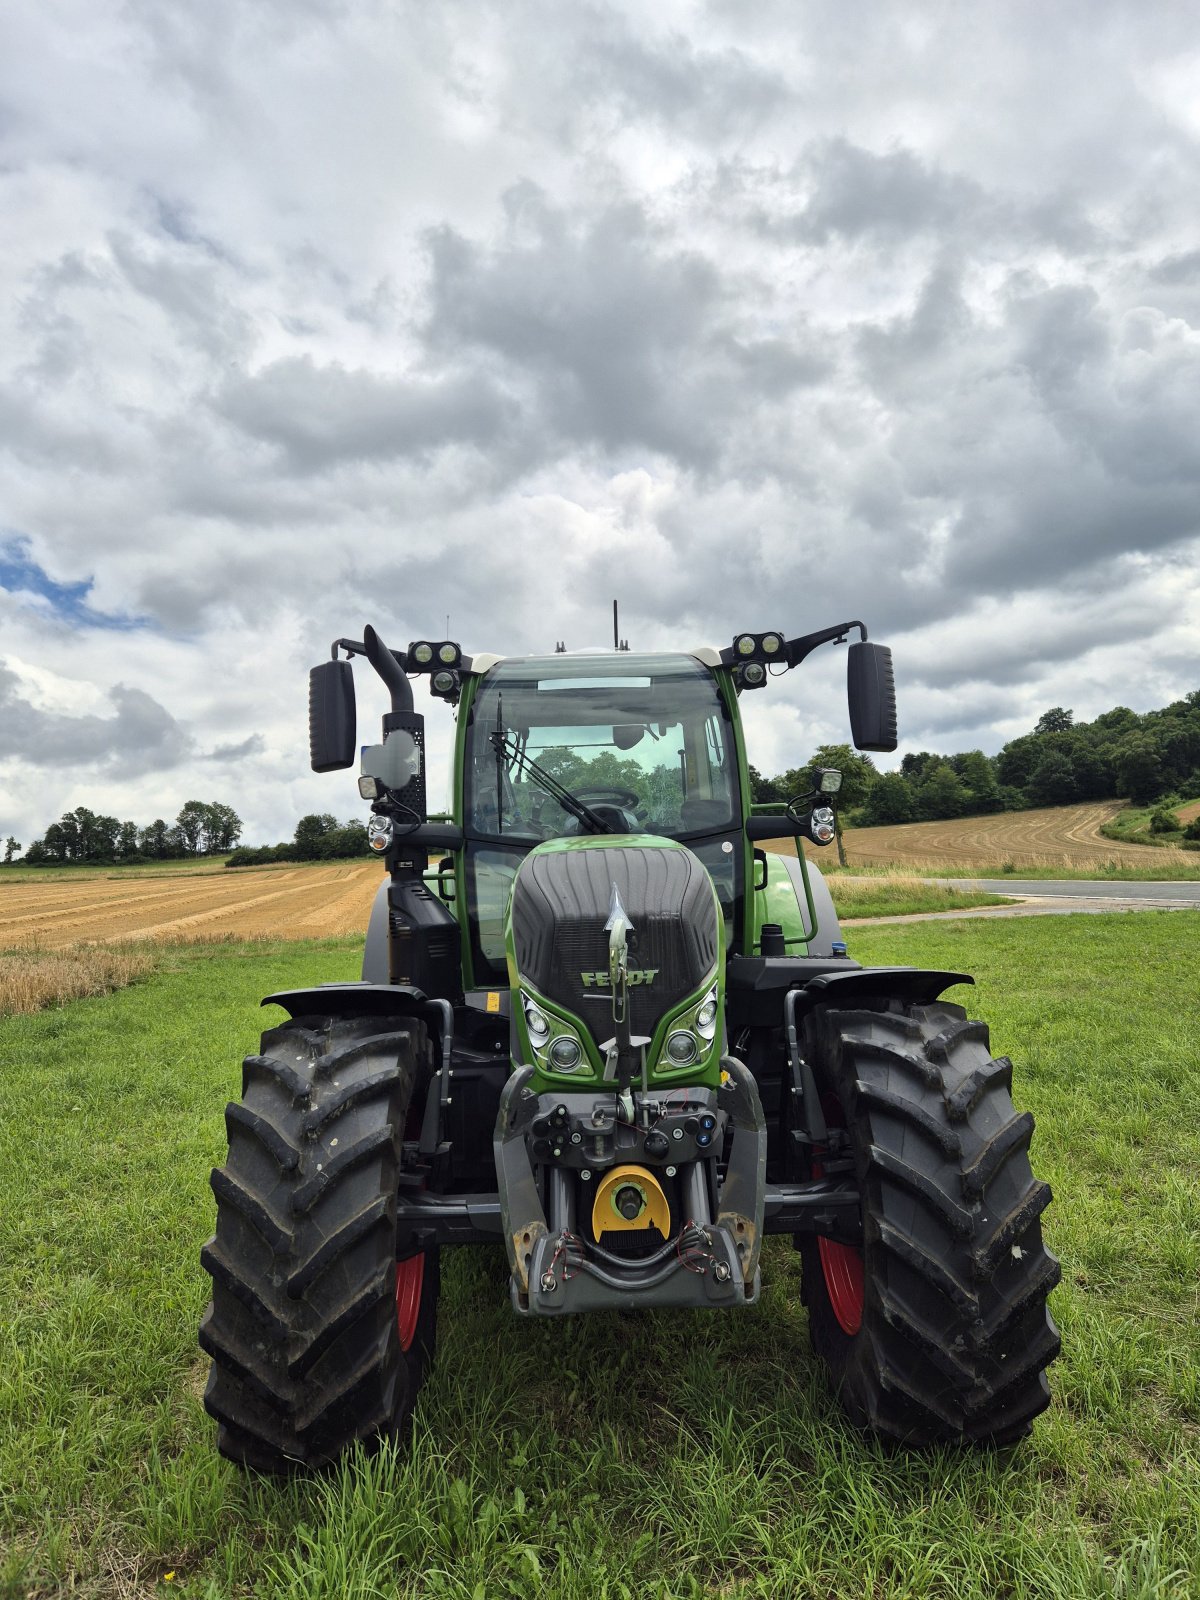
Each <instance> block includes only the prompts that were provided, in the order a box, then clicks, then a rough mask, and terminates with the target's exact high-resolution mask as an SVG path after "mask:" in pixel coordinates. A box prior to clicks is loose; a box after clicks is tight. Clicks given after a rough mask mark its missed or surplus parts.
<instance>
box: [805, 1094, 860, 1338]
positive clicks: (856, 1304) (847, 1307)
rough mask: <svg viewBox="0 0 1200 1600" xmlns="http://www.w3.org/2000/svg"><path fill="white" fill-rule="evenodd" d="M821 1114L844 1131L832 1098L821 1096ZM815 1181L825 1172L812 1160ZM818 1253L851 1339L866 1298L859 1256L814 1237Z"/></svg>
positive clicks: (842, 1324) (835, 1310) (831, 1241)
mask: <svg viewBox="0 0 1200 1600" xmlns="http://www.w3.org/2000/svg"><path fill="white" fill-rule="evenodd" d="M821 1110H822V1111H823V1112H824V1113H825V1121H826V1124H827V1125H828V1126H829V1127H831V1128H844V1127H845V1126H846V1119H845V1117H844V1116H843V1115H842V1108H841V1106H840V1105H839V1104H838V1102H837V1100H835V1099H834V1097H833V1096H832V1095H823V1096H822V1098H821ZM812 1173H813V1177H814V1178H823V1177H824V1176H825V1168H824V1166H823V1165H822V1163H821V1162H820V1161H819V1160H817V1158H816V1156H815V1154H814V1157H813V1164H812ZM817 1251H818V1253H819V1255H820V1257H821V1271H822V1273H823V1275H824V1278H825V1292H826V1294H828V1296H829V1304H830V1306H831V1307H832V1309H833V1314H834V1316H835V1317H836V1318H837V1322H838V1327H839V1328H841V1330H842V1332H843V1333H845V1334H848V1335H849V1336H850V1337H851V1338H853V1336H854V1335H855V1334H856V1333H857V1332H858V1330H859V1329H860V1328H861V1327H862V1319H863V1301H864V1300H865V1298H866V1288H865V1280H864V1275H863V1259H862V1252H861V1251H860V1250H856V1249H855V1248H854V1246H853V1245H849V1244H841V1243H839V1242H838V1240H836V1239H826V1238H823V1237H822V1236H821V1235H820V1234H818V1235H817Z"/></svg>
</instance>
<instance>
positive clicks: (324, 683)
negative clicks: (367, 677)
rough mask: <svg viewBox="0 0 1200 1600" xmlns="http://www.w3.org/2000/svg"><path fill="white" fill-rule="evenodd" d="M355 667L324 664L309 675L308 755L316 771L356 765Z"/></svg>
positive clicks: (333, 662)
mask: <svg viewBox="0 0 1200 1600" xmlns="http://www.w3.org/2000/svg"><path fill="white" fill-rule="evenodd" d="M354 720H355V719H354V668H353V667H352V666H351V665H350V663H349V662H348V661H322V663H321V665H320V666H319V667H314V668H313V669H312V671H311V672H310V673H309V675H308V754H309V763H310V765H311V767H312V769H313V771H314V772H336V771H337V770H338V769H339V768H341V767H349V766H353V764H354Z"/></svg>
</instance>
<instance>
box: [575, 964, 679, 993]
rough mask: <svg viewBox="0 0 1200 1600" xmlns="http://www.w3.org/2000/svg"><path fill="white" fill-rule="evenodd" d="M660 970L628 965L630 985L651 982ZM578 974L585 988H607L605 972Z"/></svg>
mask: <svg viewBox="0 0 1200 1600" xmlns="http://www.w3.org/2000/svg"><path fill="white" fill-rule="evenodd" d="M660 970H661V969H660V968H658V967H630V969H629V983H630V986H631V987H632V985H634V984H636V983H653V982H654V980H655V978H657V977H658V974H659V971H660ZM579 976H580V977H581V978H582V979H583V986H584V988H585V989H607V988H608V973H607V972H581V973H580V974H579Z"/></svg>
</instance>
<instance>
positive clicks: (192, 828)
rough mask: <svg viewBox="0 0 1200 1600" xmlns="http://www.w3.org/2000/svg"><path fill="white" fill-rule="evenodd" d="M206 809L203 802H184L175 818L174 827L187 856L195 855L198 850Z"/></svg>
mask: <svg viewBox="0 0 1200 1600" xmlns="http://www.w3.org/2000/svg"><path fill="white" fill-rule="evenodd" d="M207 809H208V808H207V806H206V805H205V804H204V801H203V800H185V801H184V803H183V805H182V806H181V807H180V809H179V815H178V816H177V817H176V818H175V826H176V828H178V830H179V837H180V839H181V840H182V841H183V849H184V852H185V854H187V855H189V856H194V855H196V854H197V853H198V851H199V849H200V840H201V837H202V836H203V833H204V823H205V812H206V811H207Z"/></svg>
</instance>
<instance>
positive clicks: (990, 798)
mask: <svg viewBox="0 0 1200 1600" xmlns="http://www.w3.org/2000/svg"><path fill="white" fill-rule="evenodd" d="M950 765H951V766H952V767H953V769H954V771H955V772H957V773H958V775H959V777H960V778H961V779H962V781H963V783H964V784H965V785H966V786H967V788H968V789H969V790H970V799H969V801H968V805H969V808H970V810H972V811H998V810H999V809H1000V785H999V784H998V783H997V781H996V764H995V762H994V761H992V760H991V758H990V757H989V756H985V755H984V753H983V751H982V750H966V751H964V752H963V753H962V755H957V756H951V757H950Z"/></svg>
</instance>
